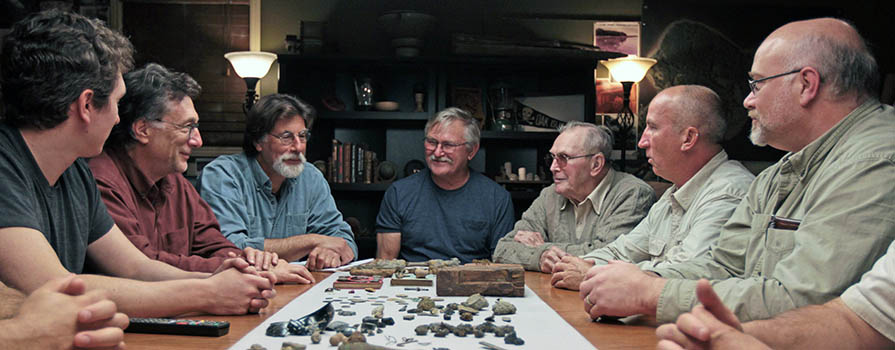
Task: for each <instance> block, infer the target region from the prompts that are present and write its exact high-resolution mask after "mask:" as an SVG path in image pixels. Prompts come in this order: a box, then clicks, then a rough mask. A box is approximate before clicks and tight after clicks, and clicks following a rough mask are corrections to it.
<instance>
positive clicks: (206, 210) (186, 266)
mask: <svg viewBox="0 0 895 350" xmlns="http://www.w3.org/2000/svg"><path fill="white" fill-rule="evenodd" d="M89 165H90V170H92V171H93V175H94V176H95V177H96V184H97V186H98V187H99V190H100V193H101V194H102V198H103V201H104V202H105V203H106V207H107V208H108V209H109V214H111V215H112V219H114V220H115V223H116V224H117V225H118V228H119V229H121V231H122V232H124V235H125V236H127V238H129V239H130V240H131V242H133V243H134V245H135V246H136V247H137V248H138V249H140V250H141V251H142V252H143V253H144V254H146V256H148V257H150V258H152V259H155V260H159V261H164V262H166V263H168V264H171V265H173V266H176V267H178V268H180V269H183V270H187V271H202V272H212V271H214V270H215V269H217V268H218V266H220V265H221V263H222V262H223V261H224V259H225V258H226V257H227V253H229V252H233V253H236V254H241V253H242V251H241V250H240V249H239V248H237V247H236V246H235V245H233V243H230V241H228V240H227V238H225V237H224V235H222V234H221V229H220V226H219V225H218V220H217V218H215V216H214V212H212V211H211V207H209V206H208V203H206V202H205V201H204V200H203V199H202V198H201V197H199V193H197V192H196V189H195V188H194V187H193V185H192V184H190V182H189V181H187V179H186V178H184V177H183V175H181V174H170V175H168V176H165V177H164V178H162V179H161V180H159V181H158V182H156V183H149V179H148V178H147V177H146V175H145V174H144V173H143V172H141V171H140V170H139V169H137V168H136V166H135V165H134V161H133V160H131V158H130V156H129V155H128V154H127V152H125V151H105V152H103V153H102V154H101V155H99V156H97V157H95V158H93V159H91V160H90V162H89Z"/></svg>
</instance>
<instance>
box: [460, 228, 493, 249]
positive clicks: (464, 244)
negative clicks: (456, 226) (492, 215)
mask: <svg viewBox="0 0 895 350" xmlns="http://www.w3.org/2000/svg"><path fill="white" fill-rule="evenodd" d="M487 228H488V222H486V221H480V220H463V232H459V233H458V236H459V238H460V239H459V240H458V242H457V245H458V246H459V247H461V249H458V250H459V251H461V252H474V251H477V250H479V249H481V248H482V247H486V249H488V248H490V246H488V244H487V243H488V233H489V232H487V231H486V229H487Z"/></svg>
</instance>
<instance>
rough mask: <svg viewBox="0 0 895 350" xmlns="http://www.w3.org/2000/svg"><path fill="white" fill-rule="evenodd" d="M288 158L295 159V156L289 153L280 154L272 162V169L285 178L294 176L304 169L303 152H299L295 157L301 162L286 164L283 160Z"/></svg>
mask: <svg viewBox="0 0 895 350" xmlns="http://www.w3.org/2000/svg"><path fill="white" fill-rule="evenodd" d="M289 159H296V157H295V156H293V155H291V154H289V153H286V154H283V155H281V156H280V157H279V158H277V160H276V161H275V162H273V170H274V171H276V172H277V173H278V174H280V175H282V176H283V177H285V178H287V179H292V178H296V177H298V176H299V175H301V172H302V171H304V170H305V163H306V162H307V159H305V155H304V153H299V154H298V157H297V159H300V160H301V164H299V165H286V163H285V161H286V160H289Z"/></svg>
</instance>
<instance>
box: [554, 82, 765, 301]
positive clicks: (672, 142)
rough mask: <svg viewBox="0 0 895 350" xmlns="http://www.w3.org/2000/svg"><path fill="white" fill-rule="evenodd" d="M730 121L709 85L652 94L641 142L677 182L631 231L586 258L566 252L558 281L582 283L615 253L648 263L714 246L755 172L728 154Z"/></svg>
mask: <svg viewBox="0 0 895 350" xmlns="http://www.w3.org/2000/svg"><path fill="white" fill-rule="evenodd" d="M726 125H727V124H726V122H725V120H724V117H723V115H722V110H721V98H720V97H718V94H716V93H715V92H714V91H712V90H711V89H709V88H707V87H704V86H699V85H681V86H674V87H670V88H668V89H665V90H663V91H662V92H660V93H659V94H658V95H657V96H656V97H655V98H653V100H652V102H651V103H650V106H649V112H648V113H647V116H646V129H645V130H644V131H643V136H642V137H641V138H640V142H639V143H638V144H637V145H638V146H639V147H640V148H643V149H645V150H646V155H647V158H648V159H649V163H650V165H652V167H653V171H654V172H655V173H656V175H659V176H661V177H662V178H664V179H666V180H669V181H671V182H672V184H673V186H672V187H671V188H669V189H668V190H667V191H665V193H664V194H663V195H662V197H661V198H659V201H658V202H656V204H655V205H653V207H652V208H651V209H650V211H649V214H647V216H646V218H644V219H643V221H641V222H640V224H638V225H637V227H635V228H634V230H632V231H631V232H630V233H628V234H627V235H622V236H621V237H619V238H618V239H616V240H615V241H614V242H612V243H610V244H608V245H606V246H605V247H603V248H600V249H596V250H594V251H591V252H589V253H587V254H585V255H583V256H581V257H576V256H565V257H563V260H562V262H560V263H557V264H556V267H555V268H554V269H553V278H552V280H551V282H552V284H553V286H555V287H558V288H565V289H572V290H577V289H578V285H579V284H580V283H581V281H582V279H583V277H584V274H585V273H587V270H588V269H590V268H591V267H592V266H594V265H595V264H599V265H605V264H609V263H610V261H613V260H621V261H624V262H628V263H634V264H637V265H638V266H640V267H642V268H644V267H653V266H663V265H666V264H669V263H676V262H682V261H686V260H689V259H690V258H692V257H695V256H700V255H703V254H705V253H707V252H708V251H709V248H710V247H711V245H712V243H714V242H715V240H716V239H717V238H718V233H719V232H720V231H721V225H723V224H724V223H725V222H727V219H728V218H730V215H731V214H733V210H734V209H736V206H737V205H738V204H739V203H740V201H741V200H742V199H743V196H745V195H746V191H747V190H748V188H749V184H750V183H752V179H754V178H755V177H754V176H753V175H752V174H751V173H750V172H749V171H748V170H747V169H746V168H744V167H743V165H742V164H740V163H739V162H737V161H735V160H728V159H727V152H724V150H723V149H722V148H721V145H720V142H721V141H722V139H723V137H724V133H725V129H726Z"/></svg>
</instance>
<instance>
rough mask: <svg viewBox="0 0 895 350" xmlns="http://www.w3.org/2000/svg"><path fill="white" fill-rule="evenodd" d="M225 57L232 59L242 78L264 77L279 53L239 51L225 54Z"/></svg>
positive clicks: (231, 61) (237, 72)
mask: <svg viewBox="0 0 895 350" xmlns="http://www.w3.org/2000/svg"><path fill="white" fill-rule="evenodd" d="M224 58H226V59H227V60H228V61H230V64H232V65H233V69H235V70H236V74H237V75H239V76H240V77H241V78H263V77H264V76H265V75H267V71H268V70H270V65H271V64H272V63H273V61H275V60H276V59H277V55H276V54H272V53H270V52H261V51H237V52H229V53H226V54H224Z"/></svg>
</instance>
